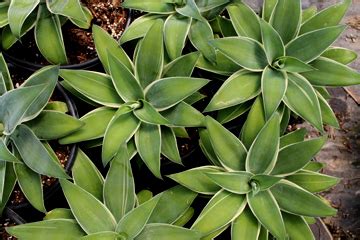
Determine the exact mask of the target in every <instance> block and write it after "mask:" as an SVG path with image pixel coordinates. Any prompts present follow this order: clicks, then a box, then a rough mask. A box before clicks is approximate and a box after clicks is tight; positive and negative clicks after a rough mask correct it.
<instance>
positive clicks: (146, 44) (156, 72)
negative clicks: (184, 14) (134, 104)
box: [135, 19, 164, 88]
mask: <svg viewBox="0 0 360 240" xmlns="http://www.w3.org/2000/svg"><path fill="white" fill-rule="evenodd" d="M163 25H164V21H163V20H160V19H157V20H156V22H155V23H154V24H153V25H152V27H151V28H150V29H149V31H148V32H147V33H146V35H145V37H144V39H143V40H142V42H141V44H140V47H139V49H138V52H137V54H136V60H135V76H136V78H137V79H138V80H139V82H140V85H141V86H142V87H143V88H145V87H147V86H148V85H149V84H150V83H152V82H154V81H155V80H157V79H159V78H160V76H161V73H162V68H163V64H164V44H163Z"/></svg>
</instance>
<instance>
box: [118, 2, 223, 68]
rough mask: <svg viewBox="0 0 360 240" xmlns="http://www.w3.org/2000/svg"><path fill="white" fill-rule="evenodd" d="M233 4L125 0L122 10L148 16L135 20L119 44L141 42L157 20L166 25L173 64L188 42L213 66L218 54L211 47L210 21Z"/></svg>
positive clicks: (167, 45)
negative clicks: (137, 11) (136, 11)
mask: <svg viewBox="0 0 360 240" xmlns="http://www.w3.org/2000/svg"><path fill="white" fill-rule="evenodd" d="M229 2H230V0H214V1H204V0H186V1H184V0H175V1H166V0H161V1H152V0H146V1H142V0H125V1H124V3H123V5H122V6H123V7H125V8H130V9H136V10H141V11H145V12H148V14H146V15H144V16H142V17H140V18H138V19H136V20H135V21H134V22H133V23H132V24H131V26H130V27H129V28H128V29H127V30H126V31H125V32H124V34H123V35H122V37H121V39H120V43H125V42H128V41H130V40H133V39H137V38H142V37H143V36H145V34H146V32H147V31H148V30H149V29H150V27H151V26H152V25H153V24H154V23H155V22H156V21H157V20H158V19H162V21H163V29H164V30H163V31H164V42H165V46H166V52H167V55H168V57H169V58H170V59H171V60H174V59H176V58H178V57H180V56H181V53H182V51H183V49H184V46H185V44H186V40H187V39H188V38H189V40H190V42H191V43H192V45H193V46H194V47H195V48H196V49H198V50H199V51H200V52H201V53H202V54H203V56H204V57H205V58H206V59H208V60H209V61H211V62H213V63H214V62H215V61H216V54H215V50H214V49H213V48H212V47H211V46H210V45H209V44H208V42H209V40H213V39H214V33H213V31H212V28H211V26H210V24H209V21H210V20H212V19H214V18H215V17H216V16H217V15H218V14H220V13H221V12H222V11H223V10H224V8H225V7H226V5H227V4H229Z"/></svg>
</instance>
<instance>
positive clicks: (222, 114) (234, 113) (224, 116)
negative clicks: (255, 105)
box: [216, 101, 252, 124]
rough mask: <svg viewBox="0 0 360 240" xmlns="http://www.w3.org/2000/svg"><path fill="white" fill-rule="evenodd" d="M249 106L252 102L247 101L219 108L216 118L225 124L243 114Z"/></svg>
mask: <svg viewBox="0 0 360 240" xmlns="http://www.w3.org/2000/svg"><path fill="white" fill-rule="evenodd" d="M251 106H252V102H251V101H248V102H245V103H242V104H239V105H236V106H233V107H229V108H225V109H221V110H219V111H218V113H217V116H216V120H217V121H218V122H219V123H221V124H225V123H227V122H230V121H232V120H234V119H236V118H238V117H240V116H241V115H243V114H244V113H245V112H247V111H248V110H249V109H250V108H251Z"/></svg>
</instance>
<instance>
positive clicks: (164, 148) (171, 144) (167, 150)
mask: <svg viewBox="0 0 360 240" xmlns="http://www.w3.org/2000/svg"><path fill="white" fill-rule="evenodd" d="M161 153H162V154H163V155H164V156H165V157H167V158H168V159H169V160H171V161H173V162H174V163H177V164H182V162H181V157H180V153H179V149H178V145H177V141H176V136H175V133H174V131H173V130H172V128H169V127H161Z"/></svg>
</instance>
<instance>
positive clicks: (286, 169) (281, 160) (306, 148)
mask: <svg viewBox="0 0 360 240" xmlns="http://www.w3.org/2000/svg"><path fill="white" fill-rule="evenodd" d="M326 140H327V136H324V137H320V138H315V139H311V140H307V141H303V142H298V143H294V144H290V145H288V146H286V147H284V148H282V149H281V150H280V152H279V156H278V159H277V162H276V165H275V167H274V169H273V171H272V172H271V174H273V175H289V174H291V173H294V172H296V171H298V170H300V169H301V168H303V167H304V166H305V165H306V164H307V163H308V162H309V161H310V160H311V159H312V158H313V156H315V155H316V153H318V152H319V151H320V150H321V148H322V146H324V144H325V143H326ZM294 156H296V157H294Z"/></svg>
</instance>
